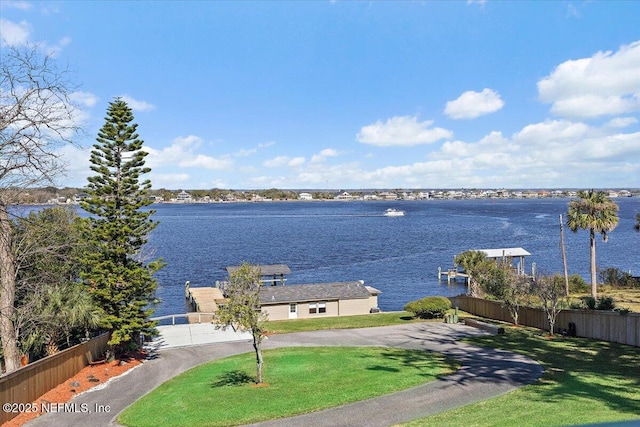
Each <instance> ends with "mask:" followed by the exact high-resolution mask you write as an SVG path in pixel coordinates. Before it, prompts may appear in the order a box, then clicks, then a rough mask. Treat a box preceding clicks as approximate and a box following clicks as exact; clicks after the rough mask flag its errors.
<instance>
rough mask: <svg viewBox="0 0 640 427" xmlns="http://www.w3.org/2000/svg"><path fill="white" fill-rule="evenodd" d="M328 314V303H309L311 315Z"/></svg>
mask: <svg viewBox="0 0 640 427" xmlns="http://www.w3.org/2000/svg"><path fill="white" fill-rule="evenodd" d="M326 312H327V303H326V302H310V303H309V314H318V313H326Z"/></svg>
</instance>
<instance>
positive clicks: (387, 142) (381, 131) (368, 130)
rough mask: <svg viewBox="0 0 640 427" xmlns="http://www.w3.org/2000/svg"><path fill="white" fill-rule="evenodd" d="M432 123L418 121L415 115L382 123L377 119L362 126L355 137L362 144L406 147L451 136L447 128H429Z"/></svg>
mask: <svg viewBox="0 0 640 427" xmlns="http://www.w3.org/2000/svg"><path fill="white" fill-rule="evenodd" d="M432 124H433V121H432V120H426V121H424V122H419V121H418V118H417V117H416V116H413V117H412V116H395V117H392V118H390V119H388V120H387V121H386V122H384V123H383V122H382V121H380V120H378V121H377V122H375V123H374V124H371V125H368V126H364V127H363V128H362V129H360V132H359V133H358V135H357V136H356V138H357V140H358V141H359V142H362V143H364V144H371V145H377V146H405V147H407V146H413V145H419V144H432V143H434V142H436V141H439V140H441V139H446V138H451V137H452V136H453V132H451V131H449V130H447V129H443V128H431V127H430V126H431V125H432Z"/></svg>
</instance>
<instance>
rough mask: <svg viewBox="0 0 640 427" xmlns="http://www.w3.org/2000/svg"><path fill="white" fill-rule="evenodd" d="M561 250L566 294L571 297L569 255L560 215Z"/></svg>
mask: <svg viewBox="0 0 640 427" xmlns="http://www.w3.org/2000/svg"><path fill="white" fill-rule="evenodd" d="M560 248H561V249H562V263H563V264H564V292H565V294H566V296H569V273H567V253H566V251H565V249H564V226H563V224H562V214H560Z"/></svg>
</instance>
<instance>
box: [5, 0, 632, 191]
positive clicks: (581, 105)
mask: <svg viewBox="0 0 640 427" xmlns="http://www.w3.org/2000/svg"><path fill="white" fill-rule="evenodd" d="M0 5H1V6H0V19H1V21H0V33H1V34H0V35H1V36H2V39H3V41H2V46H6V44H8V43H11V44H15V45H19V44H23V43H27V42H32V43H40V44H42V46H43V48H45V49H47V50H48V51H49V52H51V53H52V54H54V55H55V56H56V58H57V60H58V61H60V63H62V64H68V65H69V67H70V68H71V69H72V70H74V73H75V78H76V81H77V82H78V83H79V84H80V85H81V89H80V90H79V91H78V92H77V93H75V94H74V98H75V99H76V101H77V102H78V104H79V106H80V108H81V112H82V114H81V115H80V117H81V118H82V120H83V124H84V126H85V127H86V130H87V134H88V136H87V137H86V138H85V139H84V140H81V141H78V142H79V144H80V146H81V147H71V146H69V147H65V148H64V149H63V155H64V156H65V158H66V159H67V161H68V163H69V170H68V172H67V177H66V178H64V179H61V180H60V182H59V185H61V186H64V185H68V186H77V187H82V186H84V185H85V184H86V178H87V176H88V175H89V174H90V171H89V161H88V159H89V149H90V147H91V145H92V144H93V143H94V142H95V136H96V135H97V132H98V129H99V128H100V127H101V126H102V124H103V123H104V116H105V112H106V109H107V105H108V103H109V101H111V100H113V98H114V97H117V96H120V97H122V98H124V99H125V100H126V101H127V102H128V103H129V105H130V106H131V107H132V108H133V110H134V115H135V119H136V120H135V121H136V122H137V123H138V125H139V128H138V131H139V133H140V136H141V138H142V139H143V140H144V141H145V146H146V149H147V150H148V151H149V153H150V154H149V156H147V165H148V166H150V167H151V168H152V173H151V174H150V176H149V178H150V179H151V180H152V182H153V185H154V188H168V189H209V188H214V187H217V188H225V189H263V188H272V187H277V188H291V189H325V188H329V189H357V188H424V189H436V188H538V187H543V188H566V187H573V188H587V187H589V188H590V187H595V188H627V187H634V188H637V187H640V25H638V22H639V20H640V2H635V1H621V2H617V1H586V2H581V1H570V2H566V1H531V2H525V1H514V2H508V1H491V0H487V1H386V2H376V1H371V2H355V1H341V0H336V1H301V2H295V1H290V2H277V1H258V2H252V1H238V2H235V1H221V2H208V1H193V2H188V1H175V2H170V1H157V2H153V1H135V2H134V1H131V2H127V1H104V2H100V1H85V2H81V1H68V2H67V1H47V2H26V1H7V0H2V1H1V2H0Z"/></svg>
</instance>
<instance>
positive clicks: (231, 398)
mask: <svg viewBox="0 0 640 427" xmlns="http://www.w3.org/2000/svg"><path fill="white" fill-rule="evenodd" d="M293 323H297V322H293ZM264 360H265V371H264V381H265V383H267V385H266V386H263V387H258V386H256V385H255V384H254V380H255V354H254V353H253V352H251V353H246V354H242V355H239V356H233V357H229V358H225V359H221V360H217V361H214V362H211V363H207V364H204V365H201V366H198V367H196V368H194V369H191V370H190V371H187V372H185V373H183V374H182V375H179V376H178V377H176V378H174V379H172V380H170V381H168V382H166V383H164V384H163V385H161V386H160V387H158V388H157V389H155V390H154V391H152V392H151V393H149V394H148V395H146V396H144V397H142V398H141V399H140V400H139V401H137V402H136V403H134V404H133V405H132V406H130V407H129V408H127V409H126V410H125V411H124V412H123V413H122V414H121V415H120V417H119V418H118V421H119V422H120V423H121V424H124V425H126V426H129V427H144V426H165V427H170V426H181V427H182V426H190V427H202V426H232V425H239V424H248V423H254V422H258V421H264V420H269V419H273V418H278V417H287V416H292V415H297V414H303V413H308V412H312V411H316V410H319V409H323V408H328V407H332V406H338V405H342V404H345V403H349V402H354V401H358V400H363V399H367V398H370V397H374V396H380V395H384V394H388V393H392V392H394V391H399V390H403V389H407V388H410V387H413V386H416V385H419V384H423V383H426V382H428V381H432V380H434V379H436V378H437V377H439V376H442V375H446V374H448V373H451V372H453V371H454V370H455V369H456V368H457V365H456V364H455V362H452V361H451V360H447V359H445V358H444V357H442V356H440V355H438V354H433V353H428V352H424V351H415V350H404V349H396V348H379V347H298V348H281V349H275V350H267V351H264Z"/></svg>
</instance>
